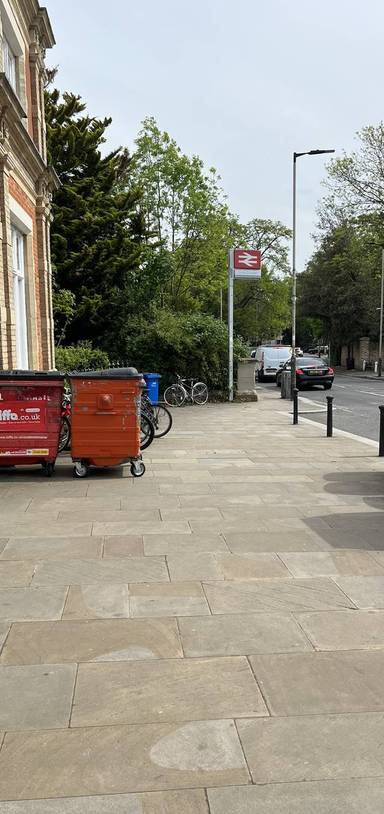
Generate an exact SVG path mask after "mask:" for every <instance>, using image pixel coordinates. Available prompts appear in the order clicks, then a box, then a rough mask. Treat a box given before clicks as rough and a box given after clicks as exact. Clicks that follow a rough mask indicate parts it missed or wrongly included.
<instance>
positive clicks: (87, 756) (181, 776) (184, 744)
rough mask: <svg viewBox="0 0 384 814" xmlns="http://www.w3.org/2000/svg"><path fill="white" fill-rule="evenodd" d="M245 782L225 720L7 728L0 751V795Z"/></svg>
mask: <svg viewBox="0 0 384 814" xmlns="http://www.w3.org/2000/svg"><path fill="white" fill-rule="evenodd" d="M248 782H249V774H248V770H247V766H246V763H245V760H244V755H243V752H242V749H241V746H240V742H239V738H238V735H237V732H236V728H235V725H234V723H233V722H232V721H230V720H223V721H219V720H217V721H211V720H207V721H196V722H188V723H180V724H155V725H149V726H148V725H147V726H103V727H101V728H99V727H90V728H88V729H66V730H61V731H53V730H51V731H49V730H46V731H42V732H33V733H32V732H29V733H24V732H23V733H11V734H7V735H6V737H5V740H4V744H3V747H2V749H1V752H0V799H1V800H23V799H27V800H29V799H40V798H44V797H64V798H65V797H72V796H84V790H85V789H86V790H87V794H88V795H93V794H95V795H97V794H106V795H108V794H120V793H122V794H124V793H127V792H130V791H135V792H136V791H137V790H138V789H140V790H141V791H150V790H154V791H155V790H162V789H177V788H199V787H200V788H204V787H206V786H222V785H226V786H228V785H236V784H244V783H248ZM124 814H125V813H124ZM156 814H157V812H156Z"/></svg>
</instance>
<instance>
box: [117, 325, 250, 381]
mask: <svg viewBox="0 0 384 814" xmlns="http://www.w3.org/2000/svg"><path fill="white" fill-rule="evenodd" d="M125 342H126V358H127V364H131V365H133V366H134V367H137V368H138V370H140V371H148V372H155V373H160V374H161V376H162V387H166V386H167V385H168V384H169V383H170V382H171V381H174V379H175V375H176V374H177V373H178V374H180V376H189V377H192V378H195V379H202V380H203V381H205V382H206V383H207V385H208V387H209V388H210V389H211V390H216V391H226V390H227V388H228V329H227V326H226V325H225V324H224V323H223V322H220V321H219V320H218V319H215V318H214V317H211V316H209V315H207V314H191V315H188V316H187V315H185V314H174V313H172V312H170V311H166V310H161V311H158V312H157V314H156V315H155V318H154V320H153V321H152V322H144V321H143V322H137V324H136V325H133V324H132V322H131V323H130V325H129V336H127V337H126V341H125ZM247 355H248V349H247V347H246V345H245V344H244V342H243V340H242V339H240V338H238V337H236V339H235V341H234V360H235V363H236V362H237V360H238V359H240V358H242V357H244V356H247Z"/></svg>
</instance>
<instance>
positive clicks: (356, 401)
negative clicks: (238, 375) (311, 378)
mask: <svg viewBox="0 0 384 814" xmlns="http://www.w3.org/2000/svg"><path fill="white" fill-rule="evenodd" d="M258 386H259V387H261V388H263V389H264V388H267V389H268V390H269V389H271V388H276V385H275V383H274V382H273V384H272V383H271V384H269V383H268V384H261V385H258ZM328 395H332V396H334V421H333V423H334V427H336V428H337V429H339V430H346V431H347V432H351V433H354V434H355V435H361V436H364V437H365V438H372V439H373V440H375V441H377V440H378V434H379V415H380V414H379V405H380V404H384V378H383V379H377V380H375V379H364V378H361V379H359V378H357V377H355V376H351V375H350V374H336V376H335V381H334V384H333V388H332V390H329V391H327V392H325V391H324V390H323V388H322V387H318V388H314V389H313V390H301V391H300V402H299V405H300V406H299V409H300V411H302V412H303V413H304V412H305V415H306V417H307V418H310V419H312V420H313V421H318V422H319V423H321V424H326V413H325V406H326V396H328ZM322 407H323V408H324V412H323V413H316V412H315V411H316V410H320V409H321V408H322ZM312 410H313V411H314V412H312ZM307 411H310V412H307Z"/></svg>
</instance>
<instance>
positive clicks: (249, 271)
mask: <svg viewBox="0 0 384 814" xmlns="http://www.w3.org/2000/svg"><path fill="white" fill-rule="evenodd" d="M260 277H261V252H260V251H259V250H258V249H230V250H229V257H228V400H229V401H233V282H234V280H259V279H260Z"/></svg>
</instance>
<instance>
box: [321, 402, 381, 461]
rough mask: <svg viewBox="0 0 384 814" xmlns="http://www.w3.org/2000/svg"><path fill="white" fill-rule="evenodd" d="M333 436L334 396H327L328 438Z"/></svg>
mask: <svg viewBox="0 0 384 814" xmlns="http://www.w3.org/2000/svg"><path fill="white" fill-rule="evenodd" d="M332 436H333V396H327V438H332ZM383 454H384V453H383Z"/></svg>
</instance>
